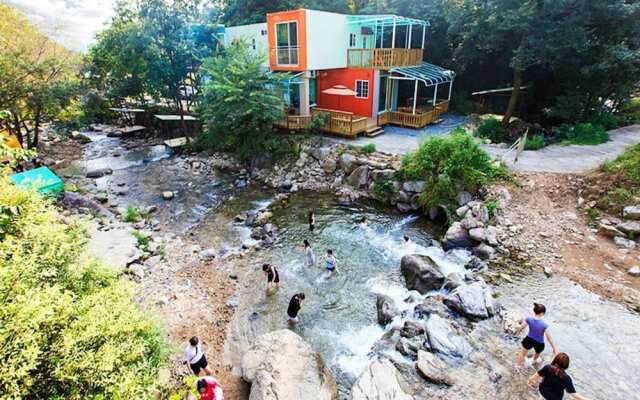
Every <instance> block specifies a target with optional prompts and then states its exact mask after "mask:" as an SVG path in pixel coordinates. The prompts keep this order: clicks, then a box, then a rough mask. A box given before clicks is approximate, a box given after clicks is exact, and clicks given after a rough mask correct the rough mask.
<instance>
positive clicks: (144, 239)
mask: <svg viewBox="0 0 640 400" xmlns="http://www.w3.org/2000/svg"><path fill="white" fill-rule="evenodd" d="M131 235H132V236H133V237H134V238H136V242H137V243H138V248H139V249H140V250H144V251H149V242H151V238H150V237H149V236H147V235H145V234H144V233H142V232H140V231H133V232H131Z"/></svg>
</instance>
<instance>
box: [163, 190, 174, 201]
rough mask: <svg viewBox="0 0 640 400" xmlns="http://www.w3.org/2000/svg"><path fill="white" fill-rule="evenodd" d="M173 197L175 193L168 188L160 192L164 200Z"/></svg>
mask: <svg viewBox="0 0 640 400" xmlns="http://www.w3.org/2000/svg"><path fill="white" fill-rule="evenodd" d="M174 197H175V193H173V192H172V191H170V190H165V191H164V192H162V198H163V199H165V200H171V199H173V198H174Z"/></svg>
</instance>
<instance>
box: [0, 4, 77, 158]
mask: <svg viewBox="0 0 640 400" xmlns="http://www.w3.org/2000/svg"><path fill="white" fill-rule="evenodd" d="M78 67H79V58H78V56H77V55H76V54H74V53H72V52H70V51H69V50H67V49H65V48H64V47H62V46H60V45H58V44H56V43H54V42H52V41H51V40H49V39H48V38H47V37H45V36H44V35H42V34H41V33H40V32H38V30H37V29H36V28H35V27H34V26H33V25H32V24H30V23H29V22H28V21H27V19H26V18H25V17H24V16H23V15H22V14H21V13H19V12H18V11H16V10H15V9H13V8H12V7H10V6H8V5H5V4H0V104H2V106H3V107H4V108H6V109H8V110H9V111H11V115H12V119H11V121H10V122H9V123H8V126H9V129H10V131H11V132H12V133H14V134H15V135H16V136H17V137H18V139H19V140H20V143H21V144H22V145H23V146H25V147H28V148H31V147H35V146H37V145H38V134H39V129H40V125H41V123H42V121H43V120H45V119H49V120H52V119H54V118H55V117H56V115H57V114H58V113H59V112H60V111H61V110H62V109H64V108H65V107H66V106H68V104H69V98H70V96H73V95H75V92H74V91H73V90H72V89H73V88H75V87H76V86H75V85H76V84H77V75H76V74H77V72H78Z"/></svg>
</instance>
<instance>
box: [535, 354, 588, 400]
mask: <svg viewBox="0 0 640 400" xmlns="http://www.w3.org/2000/svg"><path fill="white" fill-rule="evenodd" d="M567 368H569V356H568V355H567V354H566V353H558V354H556V356H555V357H554V358H553V361H551V364H548V365H545V366H544V367H542V369H541V370H539V371H538V372H536V373H535V374H533V375H531V377H530V378H529V380H528V381H527V384H528V385H529V386H533V385H535V384H536V382H537V381H538V380H540V379H542V381H541V382H540V385H539V386H538V391H539V392H540V395H542V398H543V399H545V400H562V398H563V397H564V392H565V391H566V392H567V393H569V395H570V396H571V398H573V399H577V400H587V398H586V397H584V396H581V395H579V394H577V393H576V388H575V387H573V381H572V380H571V377H570V376H569V375H568V374H567V372H566V370H567Z"/></svg>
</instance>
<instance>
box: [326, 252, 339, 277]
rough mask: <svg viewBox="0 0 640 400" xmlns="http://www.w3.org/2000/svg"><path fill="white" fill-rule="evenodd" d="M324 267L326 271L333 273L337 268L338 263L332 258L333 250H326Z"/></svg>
mask: <svg viewBox="0 0 640 400" xmlns="http://www.w3.org/2000/svg"><path fill="white" fill-rule="evenodd" d="M324 266H325V268H327V271H329V272H333V271H335V270H336V268H337V267H338V261H337V260H336V258H335V257H334V256H333V250H331V249H327V254H326V256H325V257H324Z"/></svg>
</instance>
